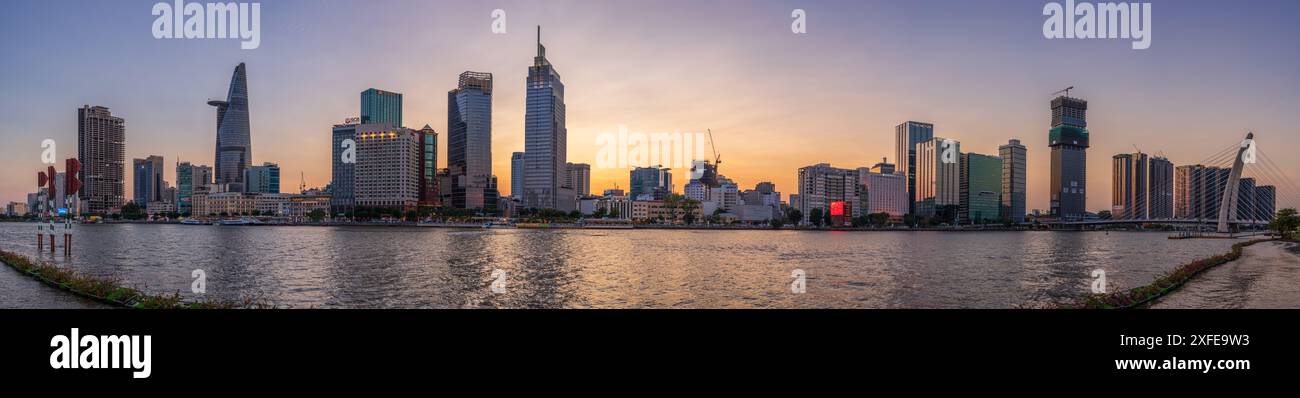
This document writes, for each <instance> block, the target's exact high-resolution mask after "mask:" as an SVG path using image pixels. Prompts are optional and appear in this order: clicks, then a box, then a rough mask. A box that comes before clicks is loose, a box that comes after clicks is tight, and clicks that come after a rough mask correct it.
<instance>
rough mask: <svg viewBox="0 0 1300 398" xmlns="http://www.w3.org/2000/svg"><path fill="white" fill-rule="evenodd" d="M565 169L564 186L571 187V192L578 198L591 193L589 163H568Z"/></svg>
mask: <svg viewBox="0 0 1300 398" xmlns="http://www.w3.org/2000/svg"><path fill="white" fill-rule="evenodd" d="M566 169H567V170H568V173H566V176H567V177H566V180H567V184H566V186H568V187H570V188H573V194H574V195H576V196H577V197H579V198H581V197H583V196H587V195H591V165H589V164H586V163H569V164H568V165H567V167H566Z"/></svg>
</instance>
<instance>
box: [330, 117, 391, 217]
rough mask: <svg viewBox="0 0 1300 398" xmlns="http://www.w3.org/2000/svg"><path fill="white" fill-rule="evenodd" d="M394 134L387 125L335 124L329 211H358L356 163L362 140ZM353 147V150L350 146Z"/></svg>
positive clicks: (344, 212)
mask: <svg viewBox="0 0 1300 398" xmlns="http://www.w3.org/2000/svg"><path fill="white" fill-rule="evenodd" d="M391 130H393V128H392V127H391V126H389V125H387V124H377V123H369V124H359V123H346V124H336V125H334V128H333V129H332V130H331V137H332V141H333V147H332V148H331V149H330V157H331V163H330V164H331V167H330V211H331V212H332V213H334V214H348V213H351V212H352V211H353V210H355V209H356V206H357V203H356V200H357V191H356V181H357V161H358V158H359V155H360V148H359V143H360V141H361V136H363V135H367V136H373V135H375V134H378V133H386V132H388V131H391ZM349 142H350V143H351V144H350V146H349V144H348V143H349Z"/></svg>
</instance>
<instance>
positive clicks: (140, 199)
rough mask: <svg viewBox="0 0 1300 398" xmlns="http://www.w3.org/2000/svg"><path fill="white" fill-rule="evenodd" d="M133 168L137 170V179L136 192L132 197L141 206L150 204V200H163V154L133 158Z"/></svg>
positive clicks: (134, 183)
mask: <svg viewBox="0 0 1300 398" xmlns="http://www.w3.org/2000/svg"><path fill="white" fill-rule="evenodd" d="M131 169H132V170H134V172H135V180H133V181H132V182H131V183H132V184H133V186H132V187H133V188H134V189H132V191H133V192H134V193H135V194H134V195H132V197H131V199H132V201H134V202H135V204H136V205H139V206H140V207H141V208H145V207H147V206H148V204H149V202H161V201H162V200H163V199H162V195H163V158H162V156H157V155H153V156H149V157H147V158H144V159H132V161H131Z"/></svg>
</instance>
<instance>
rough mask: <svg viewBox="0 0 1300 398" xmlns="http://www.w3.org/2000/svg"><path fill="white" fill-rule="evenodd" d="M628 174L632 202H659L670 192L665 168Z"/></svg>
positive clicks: (640, 169) (670, 177) (669, 177)
mask: <svg viewBox="0 0 1300 398" xmlns="http://www.w3.org/2000/svg"><path fill="white" fill-rule="evenodd" d="M528 156H532V155H528ZM630 174H631V178H630V181H629V184H628V197H629V198H631V199H632V200H661V199H663V197H664V194H666V193H671V192H672V189H673V174H672V170H670V169H668V168H666V167H663V168H661V167H659V166H655V167H637V168H634V169H632V171H631V172H630Z"/></svg>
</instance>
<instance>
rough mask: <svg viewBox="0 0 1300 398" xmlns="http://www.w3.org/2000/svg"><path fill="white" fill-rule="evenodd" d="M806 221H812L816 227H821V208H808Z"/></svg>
mask: <svg viewBox="0 0 1300 398" xmlns="http://www.w3.org/2000/svg"><path fill="white" fill-rule="evenodd" d="M808 221H812V223H813V226H816V227H817V228H821V227H822V209H821V208H813V209H812V210H808Z"/></svg>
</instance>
